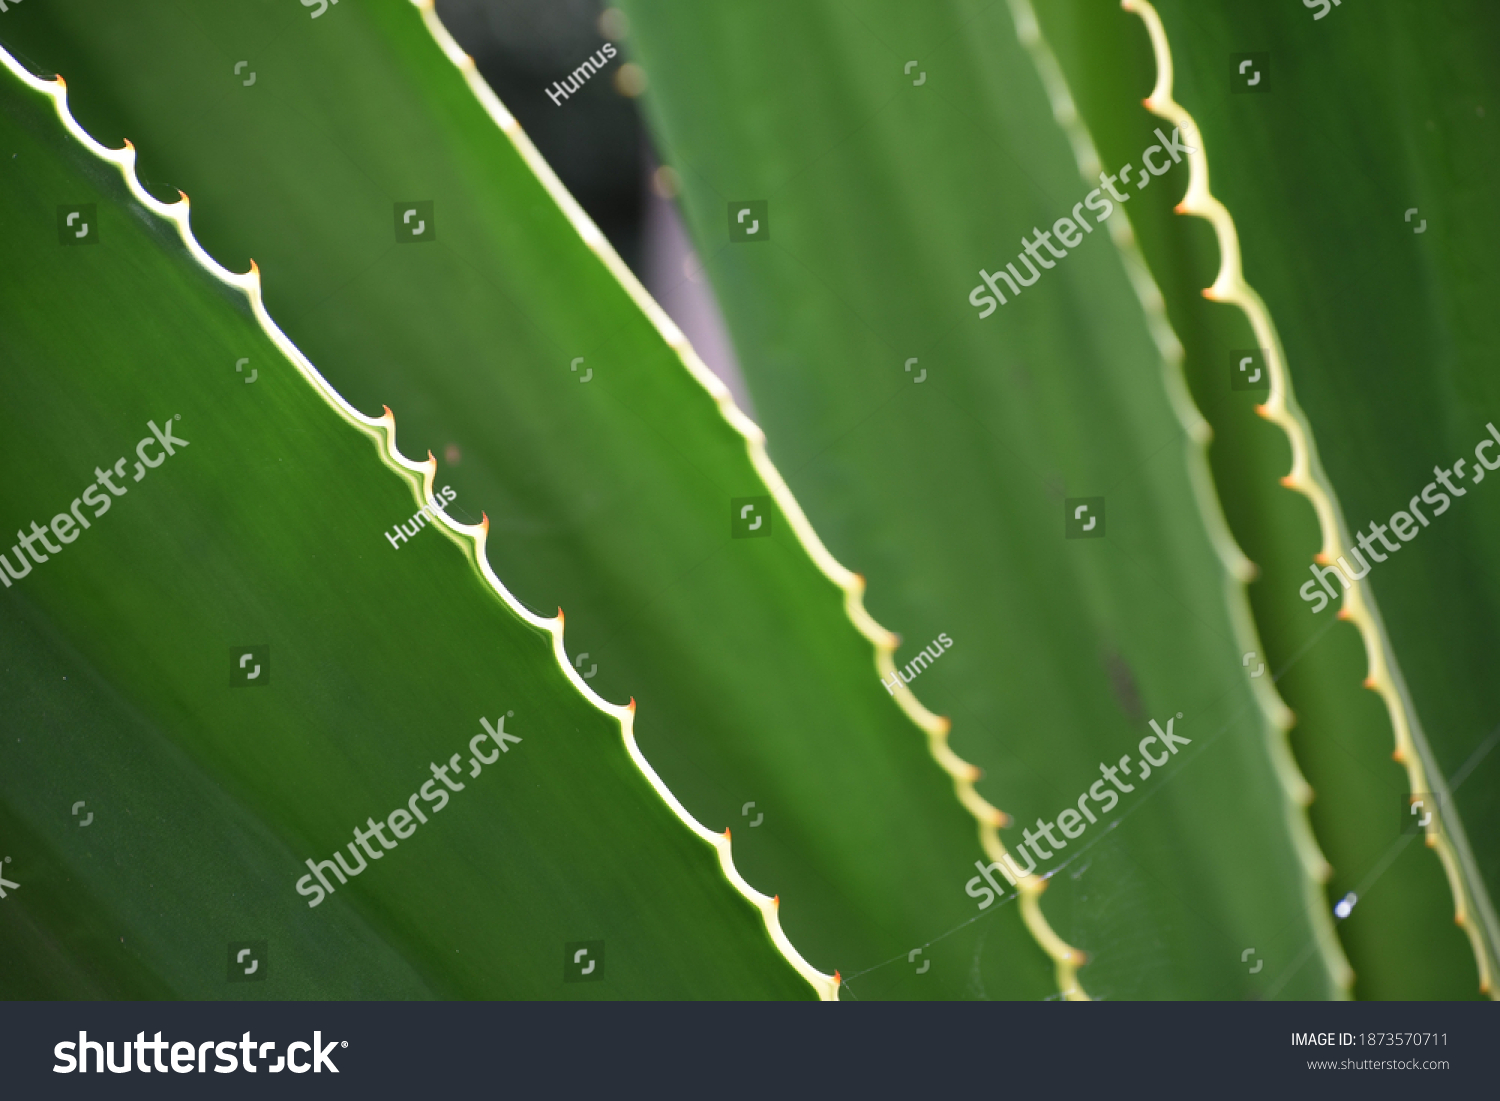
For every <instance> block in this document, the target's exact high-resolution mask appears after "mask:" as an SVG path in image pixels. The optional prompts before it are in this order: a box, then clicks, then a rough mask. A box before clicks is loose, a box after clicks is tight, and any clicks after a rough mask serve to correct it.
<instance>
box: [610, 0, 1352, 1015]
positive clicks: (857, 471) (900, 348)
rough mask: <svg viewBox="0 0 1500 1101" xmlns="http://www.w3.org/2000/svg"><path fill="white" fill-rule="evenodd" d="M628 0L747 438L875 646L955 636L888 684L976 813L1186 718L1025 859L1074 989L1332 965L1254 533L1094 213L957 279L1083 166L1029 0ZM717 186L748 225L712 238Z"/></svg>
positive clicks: (1206, 989)
mask: <svg viewBox="0 0 1500 1101" xmlns="http://www.w3.org/2000/svg"><path fill="white" fill-rule="evenodd" d="M624 6H625V7H626V9H627V11H628V12H629V13H630V16H631V22H632V27H633V37H632V39H631V40H630V43H629V45H630V46H631V49H632V52H633V56H634V58H635V59H636V60H637V61H639V62H640V63H641V64H642V65H643V66H644V68H645V70H646V73H647V75H648V77H649V81H650V88H651V92H649V93H648V97H647V98H648V105H649V107H650V109H651V110H652V113H653V115H654V118H655V122H656V129H657V134H658V140H659V143H660V145H661V148H662V150H663V154H664V159H665V160H666V161H667V162H668V163H669V164H671V165H672V166H673V167H674V168H675V169H676V171H677V172H678V174H679V175H680V176H681V178H682V179H683V180H684V183H685V198H686V204H687V210H688V213H689V217H690V221H691V224H692V226H693V229H694V231H695V236H696V238H697V241H698V246H699V252H700V255H702V256H703V257H704V259H705V261H706V264H707V267H708V270H709V272H710V274H711V275H712V277H713V279H714V283H715V286H716V287H717V289H718V291H719V297H720V300H721V302H722V303H723V306H724V309H725V313H726V316H727V320H728V322H729V325H730V328H731V331H732V333H733V335H734V337H735V341H736V345H737V348H738V350H739V356H740V361H741V363H742V364H743V367H744V369H745V372H746V375H747V378H748V381H749V383H750V387H751V390H752V393H753V394H754V397H755V403H756V407H757V409H758V410H759V411H760V412H761V414H762V415H763V417H764V421H765V424H766V426H767V433H768V436H769V439H770V449H771V453H772V455H773V456H774V457H775V458H776V460H777V462H778V464H779V465H780V467H781V468H782V469H783V470H784V471H786V472H787V477H788V481H789V483H790V484H791V487H792V489H793V490H794V491H795V492H796V493H797V495H798V497H799V499H801V500H802V501H803V502H804V504H805V507H806V509H807V513H808V515H809V517H810V518H811V519H812V521H813V522H814V523H815V524H816V525H817V526H818V528H819V530H820V531H823V532H825V533H826V538H827V540H828V543H829V546H830V549H831V550H832V551H833V553H834V554H835V555H836V556H837V557H839V558H840V559H841V560H844V561H851V562H856V563H858V564H859V566H860V568H861V569H862V571H863V572H864V573H865V575H866V576H867V577H868V578H869V595H868V603H869V606H870V609H871V611H872V613H873V614H874V615H875V616H876V618H877V619H879V620H880V621H881V622H886V623H891V624H893V625H897V626H899V628H900V629H901V630H902V632H903V634H905V635H906V637H907V638H909V639H910V640H911V643H910V644H909V645H908V646H907V647H905V648H903V651H902V653H901V655H899V656H898V659H897V660H898V661H900V660H904V659H907V658H910V657H911V656H912V655H914V654H915V653H916V652H917V651H918V648H920V647H921V646H922V645H923V644H924V643H926V642H928V640H930V639H932V638H934V637H938V636H939V635H940V634H944V635H947V636H949V637H951V638H952V639H953V641H954V645H953V646H952V648H951V650H948V649H945V650H944V651H943V653H942V656H941V657H940V658H938V659H937V660H936V661H935V662H934V663H933V664H932V665H931V667H930V668H926V669H921V668H920V667H919V668H917V670H916V671H917V672H918V673H919V674H920V683H913V684H912V686H911V689H912V691H915V692H916V694H917V695H918V696H920V697H921V699H922V700H923V701H924V702H926V703H927V705H928V706H930V707H933V708H934V709H935V710H939V711H942V712H944V713H947V714H950V715H952V716H953V721H954V726H953V738H952V740H953V746H954V749H955V750H956V751H957V752H958V753H959V754H960V755H961V756H963V757H964V758H966V759H968V760H972V761H974V762H976V763H978V764H979V765H981V766H983V767H984V769H985V771H986V777H985V779H984V781H983V782H982V783H981V784H980V785H979V791H980V793H981V794H983V795H984V796H985V797H986V798H987V799H989V800H990V802H992V803H993V804H994V805H996V806H998V807H1000V808H1001V809H1003V810H1005V811H1007V812H1009V813H1010V814H1012V815H1013V816H1014V818H1015V819H1016V821H1017V825H1016V827H1015V828H1014V829H1012V830H1007V831H1002V834H1001V837H1002V838H1003V839H1004V840H1005V843H1006V845H1007V846H1009V847H1011V848H1012V849H1015V848H1017V847H1018V843H1019V841H1020V840H1021V838H1020V836H1019V835H1020V834H1021V832H1022V829H1023V828H1028V829H1030V830H1031V831H1032V832H1036V831H1037V829H1038V827H1037V826H1035V825H1032V823H1033V822H1034V821H1036V820H1037V818H1038V816H1041V818H1042V819H1043V820H1051V819H1054V818H1056V817H1057V816H1058V813H1059V811H1061V810H1063V809H1065V808H1069V807H1071V806H1073V805H1075V804H1076V803H1077V801H1078V800H1079V798H1080V796H1081V794H1082V793H1084V792H1086V791H1087V790H1088V788H1089V786H1090V784H1091V783H1093V782H1094V781H1097V780H1099V779H1100V770H1101V768H1102V767H1103V765H1104V764H1107V763H1111V762H1116V761H1117V759H1118V758H1120V757H1121V756H1122V755H1125V756H1128V757H1135V758H1137V765H1138V764H1139V758H1138V753H1139V751H1140V750H1139V746H1140V741H1141V739H1142V738H1143V737H1144V736H1146V735H1148V734H1151V733H1152V730H1151V728H1150V727H1149V726H1148V725H1147V724H1148V720H1152V719H1154V720H1156V721H1158V722H1159V723H1160V724H1163V725H1164V724H1165V723H1166V722H1167V721H1168V720H1171V719H1175V721H1176V723H1177V729H1176V732H1177V734H1179V735H1185V736H1187V737H1189V738H1190V739H1192V745H1191V746H1185V747H1183V748H1182V750H1181V752H1180V753H1179V755H1178V756H1176V757H1172V758H1168V760H1169V763H1168V764H1167V765H1166V766H1165V767H1163V768H1162V769H1160V770H1159V771H1158V772H1157V774H1156V775H1154V776H1152V777H1151V778H1150V779H1149V780H1146V781H1145V782H1144V785H1143V789H1141V786H1140V785H1138V787H1137V790H1134V791H1132V792H1130V793H1127V794H1125V795H1123V797H1122V798H1123V800H1124V802H1123V804H1122V805H1121V806H1120V807H1119V809H1118V811H1117V812H1116V817H1115V818H1114V819H1113V820H1112V821H1113V823H1115V826H1114V827H1111V825H1110V823H1109V822H1108V821H1107V822H1104V823H1100V824H1096V825H1091V826H1088V828H1087V830H1086V831H1085V832H1084V833H1083V835H1082V836H1081V837H1079V838H1076V839H1075V840H1074V841H1073V842H1072V843H1071V844H1070V846H1069V847H1068V848H1066V849H1062V848H1060V847H1059V848H1057V850H1056V851H1055V854H1054V858H1053V859H1051V860H1047V861H1045V862H1044V864H1043V867H1044V869H1045V870H1046V872H1047V874H1049V875H1050V876H1051V878H1050V880H1049V883H1050V886H1049V888H1048V890H1047V892H1046V894H1045V895H1044V896H1042V909H1043V911H1044V912H1045V914H1046V916H1047V918H1048V919H1049V921H1050V924H1051V926H1052V928H1053V929H1055V930H1056V932H1057V934H1058V935H1060V936H1061V937H1062V938H1063V939H1064V940H1066V941H1067V942H1068V943H1070V944H1071V945H1073V946H1076V947H1077V948H1079V949H1082V950H1083V951H1085V952H1087V953H1088V956H1089V959H1090V961H1091V962H1090V963H1089V965H1088V967H1086V968H1085V969H1084V970H1083V971H1082V972H1081V973H1080V979H1081V981H1082V984H1083V986H1084V988H1085V989H1087V990H1088V991H1089V992H1090V993H1091V994H1094V995H1096V996H1106V997H1113V998H1119V997H1145V996H1150V997H1178V998H1186V997H1272V996H1279V997H1302V998H1307V997H1329V996H1339V995H1341V994H1343V993H1345V992H1346V990H1347V984H1348V981H1349V978H1350V976H1349V972H1348V966H1347V964H1346V963H1345V962H1344V959H1343V956H1342V954H1341V952H1340V950H1339V948H1338V944H1337V941H1336V939H1335V936H1334V933H1333V930H1332V922H1331V917H1330V915H1329V912H1328V909H1327V905H1326V903H1325V901H1324V899H1323V897H1322V892H1321V890H1319V888H1318V885H1317V882H1316V877H1317V876H1319V875H1321V874H1324V873H1325V872H1326V868H1325V866H1324V865H1323V862H1322V859H1321V857H1320V856H1319V854H1318V853H1317V850H1316V847H1315V845H1314V843H1313V841H1312V838H1311V834H1310V831H1309V828H1308V825H1307V822H1306V818H1305V814H1304V812H1303V810H1302V808H1301V806H1300V805H1299V803H1300V801H1301V800H1302V799H1303V798H1305V795H1306V789H1305V786H1304V785H1303V783H1302V781H1301V779H1300V777H1298V776H1297V774H1296V770H1295V766H1294V765H1293V764H1292V762H1291V758H1290V755H1289V752H1288V750H1287V748H1286V745H1285V741H1284V738H1285V734H1284V731H1285V728H1286V726H1287V725H1289V723H1290V715H1289V713H1287V712H1286V710H1285V708H1284V707H1283V706H1282V705H1281V703H1280V701H1279V699H1278V697H1277V696H1276V694H1275V691H1274V689H1273V688H1272V687H1271V684H1270V681H1269V679H1268V678H1265V677H1264V676H1262V677H1261V678H1255V677H1253V676H1252V672H1253V670H1254V668H1255V666H1253V665H1250V666H1247V665H1246V664H1245V663H1246V662H1247V661H1249V660H1251V658H1254V657H1256V656H1258V655H1256V654H1254V653H1253V652H1254V651H1260V650H1262V649H1263V646H1262V645H1261V644H1260V643H1259V641H1258V640H1257V638H1256V635H1255V631H1254V627H1253V624H1252V622H1251V619H1250V614H1249V606H1248V602H1247V601H1246V599H1245V595H1244V590H1243V581H1245V580H1247V579H1248V577H1249V576H1250V570H1249V564H1248V562H1247V561H1245V560H1244V559H1243V558H1242V556H1241V555H1240V554H1239V552H1238V550H1237V549H1236V548H1235V547H1234V546H1233V544H1232V543H1231V541H1230V540H1229V537H1228V533H1227V530H1226V529H1225V527H1224V522H1223V518H1222V515H1221V512H1220V508H1219V505H1218V502H1217V501H1216V500H1215V497H1214V494H1213V487H1212V482H1211V480H1210V476H1209V472H1208V468H1207V464H1206V463H1205V461H1204V459H1203V451H1202V445H1203V442H1204V440H1205V439H1206V433H1205V432H1203V431H1202V429H1203V425H1202V422H1201V419H1200V418H1199V416H1198V414H1197V413H1196V411H1195V410H1194V409H1193V407H1192V405H1191V403H1190V400H1189V398H1188V394H1187V391H1186V388H1185V386H1184V384H1183V381H1182V377H1181V374H1180V361H1179V355H1180V350H1179V348H1178V346H1177V344H1176V341H1175V339H1174V338H1173V337H1172V336H1171V333H1170V331H1169V330H1168V329H1167V328H1166V326H1165V318H1164V317H1163V316H1162V315H1161V314H1160V309H1159V300H1158V299H1157V298H1156V292H1155V289H1154V287H1152V286H1151V285H1150V278H1149V275H1147V274H1146V273H1145V270H1144V267H1143V266H1142V265H1141V264H1140V262H1139V258H1138V256H1137V255H1136V254H1135V253H1134V251H1133V244H1132V243H1131V241H1130V235H1129V231H1128V226H1127V225H1126V223H1125V221H1124V220H1123V215H1122V214H1121V213H1117V214H1116V215H1115V217H1114V219H1113V221H1112V227H1113V229H1114V230H1115V233H1116V237H1117V241H1116V243H1111V241H1110V239H1109V237H1108V234H1107V233H1104V232H1091V233H1089V234H1088V235H1087V236H1084V237H1083V239H1082V241H1081V242H1080V243H1078V244H1077V245H1076V246H1070V247H1069V249H1066V250H1064V251H1065V253H1066V256H1065V258H1058V259H1056V260H1053V261H1049V263H1052V264H1055V268H1050V269H1047V270H1043V271H1042V272H1041V274H1040V278H1039V280H1038V281H1037V282H1036V284H1035V285H1034V286H1029V287H1027V288H1026V289H1025V290H1022V291H1019V292H1018V293H1013V295H1012V296H1011V300H1010V301H1007V302H1006V303H1005V304H1004V305H1002V306H999V307H998V308H997V310H996V311H995V313H994V315H993V316H985V317H981V316H980V315H979V310H978V308H977V306H976V305H971V302H972V301H973V300H972V299H970V294H971V288H973V287H974V286H975V284H977V283H979V282H980V278H981V276H980V275H978V274H977V273H978V272H979V271H980V270H981V269H984V270H987V271H994V270H996V268H997V267H1000V266H1003V265H1004V264H1005V263H1006V261H1008V260H1010V261H1012V262H1014V259H1013V258H1014V257H1015V256H1016V255H1017V253H1018V252H1019V251H1020V250H1019V248H1018V246H1017V244H1016V241H1017V238H1018V237H1021V236H1023V235H1024V236H1026V237H1030V236H1031V235H1032V233H1033V227H1053V225H1054V222H1055V221H1056V220H1057V219H1060V218H1062V217H1066V216H1069V215H1070V214H1073V213H1074V212H1075V204H1078V203H1081V202H1083V201H1084V200H1085V198H1086V196H1087V195H1088V194H1089V192H1090V190H1091V189H1092V188H1095V187H1097V186H1099V183H1098V181H1097V180H1096V179H1095V178H1094V174H1095V173H1096V172H1097V171H1098V166H1097V165H1090V164H1089V162H1090V160H1091V158H1092V156H1093V154H1092V147H1091V144H1090V143H1089V141H1088V136H1087V134H1086V133H1085V132H1084V131H1083V130H1082V128H1081V127H1080V126H1078V125H1077V124H1076V122H1075V120H1074V119H1072V118H1071V117H1070V116H1069V115H1068V113H1067V111H1066V110H1065V109H1064V108H1063V106H1062V103H1063V100H1062V98H1061V93H1060V91H1059V90H1060V89H1061V88H1062V85H1061V83H1060V82H1054V86H1053V87H1052V88H1050V89H1049V88H1048V87H1047V86H1046V85H1045V84H1044V79H1043V78H1044V77H1050V76H1054V75H1056V74H1055V73H1054V72H1053V70H1052V69H1051V68H1049V65H1050V64H1053V63H1050V62H1049V55H1048V52H1047V48H1046V44H1045V42H1043V41H1039V40H1038V41H1030V43H1029V47H1028V46H1026V45H1023V44H1022V42H1021V40H1020V35H1021V33H1024V31H1025V28H1026V27H1027V25H1028V21H1029V18H1030V16H1029V9H1028V8H1027V6H1026V5H1025V4H1017V5H1015V6H1014V7H1013V8H1012V7H1010V6H1007V5H998V4H995V5H973V4H964V5H954V6H952V7H944V8H934V7H932V6H922V7H920V8H915V7H912V6H910V5H902V4H897V3H866V4H860V5H849V4H840V3H832V2H824V3H795V4H793V3H775V4H756V5H731V4H704V3H701V2H695V3H686V2H681V3H670V4H668V3H644V2H628V0H627V3H626V4H625V5H624ZM1018 28H1019V29H1018ZM1049 92H1050V93H1051V94H1052V96H1053V98H1052V99H1051V100H1049ZM1054 111H1056V112H1057V114H1058V117H1056V118H1055V117H1054ZM1059 122H1061V123H1062V124H1063V125H1059ZM1081 168H1082V169H1083V171H1080V169H1081ZM1171 172H1172V173H1175V175H1172V174H1169V175H1167V176H1166V177H1165V178H1164V180H1163V181H1161V182H1157V183H1156V187H1157V188H1159V189H1166V188H1168V187H1173V186H1177V187H1180V186H1183V185H1185V182H1186V172H1187V170H1186V168H1185V167H1182V166H1181V165H1178V166H1176V167H1174V168H1172V169H1171ZM1174 181H1175V183H1174ZM1127 186H1128V185H1127ZM748 200H760V201H764V202H765V203H766V204H767V206H766V210H767V213H768V222H769V229H770V236H769V240H767V241H766V242H765V243H760V244H741V243H737V242H735V241H734V238H733V236H732V223H733V222H734V221H735V213H734V211H735V207H736V206H737V205H738V206H740V207H741V208H743V206H744V203H745V202H746V201H748ZM726 215H727V216H726ZM1095 228H1100V227H1098V226H1096V227H1095ZM1074 247H1076V251H1073V248H1074ZM1042 255H1043V256H1046V253H1045V252H1044V253H1043V254H1042ZM1053 255H1054V256H1056V255H1057V254H1056V253H1054V254H1053ZM1021 270H1022V272H1025V270H1026V269H1025V268H1024V267H1022V268H1021ZM1032 270H1033V271H1035V268H1033V269H1032ZM1022 277H1023V278H1024V275H1023V276H1022ZM1133 284H1134V285H1133ZM981 304H982V303H981ZM922 372H925V373H922ZM1096 496H1103V497H1105V498H1106V510H1105V516H1106V527H1105V532H1104V538H1102V539H1095V538H1087V539H1085V538H1079V539H1067V538H1065V537H1064V535H1065V521H1064V513H1065V504H1064V502H1065V500H1066V499H1068V498H1092V497H1096ZM1247 655H1250V656H1249V657H1247ZM1152 752H1154V750H1152ZM1252 954H1253V956H1254V959H1251V958H1249V957H1250V956H1251V955H1252Z"/></svg>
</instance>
